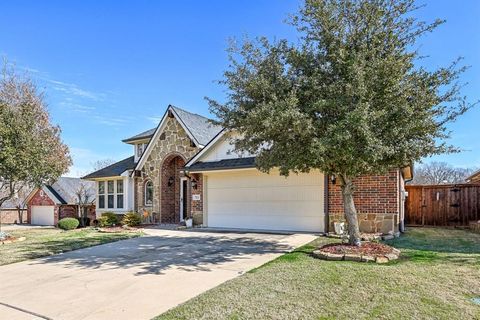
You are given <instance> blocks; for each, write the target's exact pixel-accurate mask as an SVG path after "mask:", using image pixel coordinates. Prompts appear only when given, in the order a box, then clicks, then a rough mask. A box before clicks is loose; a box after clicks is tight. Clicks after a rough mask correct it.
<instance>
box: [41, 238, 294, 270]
mask: <svg viewBox="0 0 480 320" xmlns="http://www.w3.org/2000/svg"><path fill="white" fill-rule="evenodd" d="M288 249H289V247H288V246H287V245H282V244H279V243H278V242H276V241H273V240H272V241H269V240H263V239H253V238H250V237H238V238H229V237H224V236H198V237H197V236H181V235H180V234H179V235H178V236H164V237H158V236H147V237H141V238H136V239H131V240H127V241H120V242H116V243H110V244H106V245H103V246H97V247H91V248H86V249H84V250H79V251H72V252H69V253H66V254H63V255H56V256H51V257H48V258H44V259H40V260H37V261H36V262H35V263H39V264H44V263H58V262H60V263H62V264H63V265H65V266H67V267H72V268H81V269H117V268H120V269H134V270H135V272H134V274H135V275H144V274H163V273H164V271H165V270H167V269H169V268H177V269H181V270H183V271H189V272H190V271H211V266H213V265H218V264H222V263H225V262H229V261H234V260H242V259H246V257H245V255H250V254H252V255H262V254H267V253H283V252H286V251H287V250H288Z"/></svg>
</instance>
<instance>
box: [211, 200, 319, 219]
mask: <svg viewBox="0 0 480 320" xmlns="http://www.w3.org/2000/svg"><path fill="white" fill-rule="evenodd" d="M321 205H322V203H319V202H316V201H286V202H232V203H227V202H222V203H215V204H211V205H210V207H209V216H214V215H229V216H232V217H233V218H235V217H236V216H238V215H242V216H245V215H249V216H253V217H255V216H260V215H267V216H273V215H280V216H287V217H288V216H291V215H292V214H293V215H294V216H301V217H306V216H310V217H318V216H321V215H322V214H323V210H320V209H319V208H318V207H319V206H321ZM239 207H242V213H239V210H238V208H239Z"/></svg>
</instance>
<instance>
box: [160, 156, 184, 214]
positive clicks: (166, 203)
mask: <svg viewBox="0 0 480 320" xmlns="http://www.w3.org/2000/svg"><path fill="white" fill-rule="evenodd" d="M183 166H185V159H184V158H183V157H182V156H181V155H179V154H176V153H175V154H171V155H168V156H167V157H166V158H165V160H164V161H163V164H162V171H161V172H162V179H161V180H162V183H161V190H160V191H161V208H160V220H161V223H179V222H180V214H179V213H180V191H181V184H180V183H181V182H180V176H181V175H180V169H181V168H183Z"/></svg>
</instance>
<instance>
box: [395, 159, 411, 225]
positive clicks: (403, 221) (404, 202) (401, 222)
mask: <svg viewBox="0 0 480 320" xmlns="http://www.w3.org/2000/svg"><path fill="white" fill-rule="evenodd" d="M411 170H412V172H413V165H411ZM399 173H400V177H401V178H402V179H403V190H401V193H400V203H402V198H403V199H404V200H403V203H402V204H403V208H402V217H401V219H400V232H401V233H404V232H405V204H406V202H407V197H406V194H405V193H406V189H405V187H406V185H407V182H410V181H412V180H413V173H412V177H411V178H410V179H405V178H404V177H403V172H402V170H401V169H399ZM398 183H399V186H398V187H399V189H400V186H401V183H400V180H399V181H398Z"/></svg>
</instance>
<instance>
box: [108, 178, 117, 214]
mask: <svg viewBox="0 0 480 320" xmlns="http://www.w3.org/2000/svg"><path fill="white" fill-rule="evenodd" d="M114 187H115V185H114V182H113V181H112V180H110V181H107V192H108V196H107V207H108V208H109V209H111V208H114V207H115V203H114V199H115V197H114V196H113V193H114V192H115V191H114Z"/></svg>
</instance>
